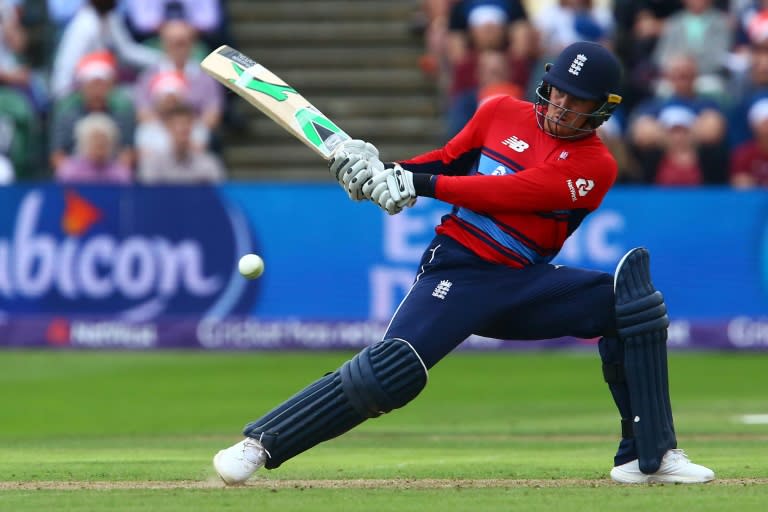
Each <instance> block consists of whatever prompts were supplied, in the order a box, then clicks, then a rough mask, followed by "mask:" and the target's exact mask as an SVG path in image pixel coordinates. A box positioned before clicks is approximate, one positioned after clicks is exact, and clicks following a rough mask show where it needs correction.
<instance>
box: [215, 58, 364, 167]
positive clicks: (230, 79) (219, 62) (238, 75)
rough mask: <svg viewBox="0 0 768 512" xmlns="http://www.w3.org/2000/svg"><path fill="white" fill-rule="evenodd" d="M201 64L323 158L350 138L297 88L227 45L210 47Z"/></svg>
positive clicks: (326, 157) (217, 78)
mask: <svg viewBox="0 0 768 512" xmlns="http://www.w3.org/2000/svg"><path fill="white" fill-rule="evenodd" d="M200 66H201V67H202V68H203V71H205V72H206V73H207V74H209V75H210V76H212V77H213V78H215V79H216V80H218V81H219V82H221V83H222V84H223V85H224V86H225V87H227V88H229V89H231V90H232V91H234V92H235V93H237V94H238V95H239V96H240V97H242V98H243V99H245V100H246V101H248V103H250V104H251V105H253V106H254V107H256V108H257V109H259V110H261V111H262V112H263V113H265V114H266V115H267V116H269V117H270V118H271V119H272V120H273V121H274V122H276V123H277V124H279V125H280V126H282V127H283V128H285V130H287V131H288V133H290V134H291V135H293V136H294V137H296V138H297V139H299V140H300V141H301V142H303V143H304V144H306V145H307V146H308V147H309V148H310V149H311V150H313V151H314V152H315V153H317V154H318V155H320V156H321V157H323V158H324V159H326V160H329V159H330V158H331V154H332V153H333V150H334V148H336V146H338V145H339V144H341V143H342V142H344V141H345V140H349V139H350V136H349V135H347V134H346V133H344V131H343V130H341V128H339V127H338V126H336V124H335V123H334V122H333V121H331V120H330V119H328V118H327V117H325V116H324V115H323V113H322V112H320V111H319V110H318V109H316V108H315V107H314V106H313V105H312V104H311V103H310V102H309V101H307V100H306V99H305V98H304V96H302V95H301V94H299V93H298V92H297V91H296V89H294V88H293V87H291V86H290V85H288V84H287V83H285V82H284V81H283V80H282V79H280V78H279V77H278V76H277V75H275V74H274V73H272V72H271V71H270V70H268V69H267V68H265V67H264V66H262V65H261V64H259V63H258V62H256V61H254V60H253V59H251V58H250V57H248V56H246V55H244V54H242V53H240V52H239V51H237V50H235V49H234V48H232V47H230V46H227V45H223V46H220V47H219V48H217V49H216V50H214V51H212V52H211V53H210V54H208V56H207V57H206V58H205V59H203V61H202V62H201V63H200Z"/></svg>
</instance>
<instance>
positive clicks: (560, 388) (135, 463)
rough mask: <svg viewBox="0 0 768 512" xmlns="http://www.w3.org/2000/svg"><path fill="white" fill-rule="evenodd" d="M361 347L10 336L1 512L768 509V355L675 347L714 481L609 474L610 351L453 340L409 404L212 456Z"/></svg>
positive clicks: (683, 404)
mask: <svg viewBox="0 0 768 512" xmlns="http://www.w3.org/2000/svg"><path fill="white" fill-rule="evenodd" d="M348 356H349V354H345V353H338V352H336V353H323V354H317V353H314V354H307V353H302V354H273V353H189V352H184V353H169V352H165V353H126V352H111V353H110V352H14V351H4V352H0V389H2V392H0V511H3V512H5V511H14V512H15V511H25V510H57V511H60V510H73V511H74V510H77V511H85V510H88V511H91V510H114V511H134V510H135V511H139V510H141V511H146V510H151V511H176V510H178V511H185V512H187V511H189V510H256V509H257V510H279V511H281V512H288V511H293V510H313V511H314V510H333V511H340V510H355V511H359V510H374V511H378V510H397V511H399V512H405V511H411V510H413V511H419V512H423V511H425V510H435V509H437V508H438V507H439V509H440V511H441V512H449V511H454V510H455V511H466V510H505V511H506V510H524V511H544V510H547V511H549V510H555V509H556V510H558V511H579V512H590V511H596V510H606V511H607V510H610V511H615V510H618V509H620V510H623V511H628V510H643V511H647V510H649V509H651V510H669V509H671V507H672V506H674V507H676V508H684V507H687V508H688V509H690V510H697V511H718V512H721V511H738V512H745V511H752V510H755V511H758V510H760V511H763V510H767V509H768V425H765V424H744V423H743V422H742V421H741V417H742V416H743V415H747V414H768V371H766V368H768V354H738V355H734V354H672V356H671V358H670V373H671V386H672V401H673V405H674V407H675V412H676V427H677V431H678V438H679V441H680V446H681V448H684V449H686V451H687V452H688V453H689V454H690V455H691V456H692V458H693V460H694V461H696V462H700V463H702V464H705V465H707V466H710V467H712V468H713V469H714V470H715V472H716V473H717V476H718V480H717V481H716V482H715V483H712V484H708V485H704V486H682V485H666V486H661V485H654V486H637V487H627V486H620V485H617V484H613V483H612V482H610V480H608V478H607V472H608V471H609V469H610V466H611V460H612V456H613V452H614V449H615V446H616V443H617V441H618V439H617V438H616V432H617V431H618V428H619V425H618V419H617V417H616V412H615V409H614V407H613V404H612V402H611V400H610V395H609V393H608V390H607V387H606V385H605V384H604V383H603V382H602V376H601V374H600V364H599V358H598V357H597V356H596V355H594V354H585V353H548V354H539V353H533V354H528V353H526V354H507V353H493V354H477V353H475V354H469V353H460V354H455V355H452V356H451V357H449V358H448V359H446V360H445V361H444V362H442V363H441V364H440V365H438V367H437V368H435V369H433V371H432V372H431V375H430V384H429V386H427V389H426V390H425V391H424V392H423V393H422V395H420V396H419V397H418V398H417V399H416V401H414V402H413V403H412V404H410V405H409V406H407V407H405V408H404V409H402V410H399V411H395V412H394V413H392V414H389V415H386V416H384V417H381V418H378V419H375V420H373V421H369V422H368V423H366V424H364V425H363V426H361V427H359V428H358V429H355V430H354V431H352V432H350V433H348V434H346V435H345V436H342V437H341V438H338V439H335V440H333V441H330V442H328V443H324V444H322V445H320V446H318V447H316V448H314V449H313V450H310V451H309V452H307V453H305V454H302V455H300V456H298V457H297V458H295V459H293V460H291V461H288V462H286V463H285V464H284V465H283V466H282V467H281V468H279V469H277V470H275V471H270V472H263V473H260V474H259V477H258V478H255V479H254V480H252V482H251V483H250V484H249V485H248V486H246V487H242V488H224V487H223V484H221V483H220V482H219V481H217V479H216V477H215V475H214V473H213V469H212V467H211V462H210V460H211V456H212V455H213V454H214V453H215V451H216V450H218V449H220V448H223V447H225V446H228V445H229V444H231V443H233V442H235V441H237V440H238V439H240V434H239V431H240V428H241V427H242V425H243V424H244V423H245V422H246V421H248V420H251V419H253V418H255V417H257V416H258V415H260V413H262V412H264V411H265V410H266V409H268V408H270V407H272V406H274V405H276V404H277V403H278V401H280V400H281V399H283V398H287V396H288V395H289V394H292V393H293V392H295V391H297V390H298V389H299V388H300V387H303V386H304V385H305V384H307V383H309V382H310V381H311V380H313V379H315V378H317V377H319V376H321V375H322V374H323V373H324V372H326V371H328V370H332V369H334V368H336V367H338V365H339V364H341V363H342V362H343V361H344V360H346V358H347V357H348Z"/></svg>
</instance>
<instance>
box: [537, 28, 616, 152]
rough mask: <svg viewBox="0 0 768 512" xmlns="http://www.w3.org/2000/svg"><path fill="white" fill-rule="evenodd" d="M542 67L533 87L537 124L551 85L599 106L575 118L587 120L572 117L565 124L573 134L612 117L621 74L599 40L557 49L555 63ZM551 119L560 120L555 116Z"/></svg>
mask: <svg viewBox="0 0 768 512" xmlns="http://www.w3.org/2000/svg"><path fill="white" fill-rule="evenodd" d="M545 71H546V72H545V73H544V76H543V77H542V79H541V83H540V84H539V87H538V88H537V89H536V96H537V100H536V112H537V114H538V119H539V126H543V119H544V116H545V115H546V112H547V108H548V106H549V105H550V101H549V94H550V89H551V87H556V88H557V89H559V90H561V91H563V92H566V93H568V94H570V95H571V96H574V97H577V98H581V99H586V100H592V101H596V102H598V105H599V106H598V108H597V109H595V110H594V111H593V112H591V113H588V114H580V115H579V116H577V117H578V119H584V117H586V118H587V122H586V123H577V122H575V121H574V122H573V123H571V124H569V125H567V127H568V128H571V129H575V130H576V132H577V133H576V135H574V136H575V137H578V136H580V135H583V134H585V133H589V132H592V131H594V129H595V128H597V127H598V126H600V125H601V124H602V123H604V122H605V121H607V120H608V118H609V117H611V113H612V112H613V110H614V109H615V108H616V107H618V106H619V103H621V96H619V94H618V90H619V87H620V85H621V75H622V69H621V63H619V61H618V59H617V58H616V57H615V56H614V55H613V54H612V53H611V52H610V51H609V50H608V49H607V48H605V47H604V46H602V45H600V44H597V43H591V42H586V41H582V42H578V43H573V44H571V45H570V46H568V47H566V48H565V49H564V50H563V51H562V52H561V53H560V55H559V56H558V57H557V59H555V62H554V64H547V65H546V67H545ZM565 110H568V109H565ZM552 121H553V122H555V123H556V124H559V121H558V120H556V119H552ZM581 125H583V126H581Z"/></svg>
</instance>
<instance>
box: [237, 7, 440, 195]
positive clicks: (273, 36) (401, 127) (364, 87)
mask: <svg viewBox="0 0 768 512" xmlns="http://www.w3.org/2000/svg"><path fill="white" fill-rule="evenodd" d="M228 5H229V15H230V19H231V23H232V32H233V37H234V41H233V43H232V45H233V46H235V47H236V48H237V49H239V50H240V51H242V52H243V53H245V54H246V55H248V56H250V57H252V58H253V59H254V60H256V61H257V62H260V63H261V64H263V65H264V66H266V67H267V68H269V69H270V70H272V71H273V72H274V73H275V74H277V75H278V76H280V77H281V78H282V79H283V80H285V81H286V82H287V83H288V84H290V85H291V86H293V87H294V88H295V89H297V90H298V91H299V92H300V93H301V94H302V95H304V96H305V97H306V98H307V99H308V100H309V101H310V102H312V103H313V104H314V105H315V106H316V107H317V108H318V109H320V110H321V111H322V112H323V113H324V114H325V115H327V116H328V117H329V118H331V119H332V120H333V121H334V122H335V123H337V124H338V125H339V126H340V127H341V128H342V129H344V130H345V131H347V132H348V133H349V134H350V135H352V136H353V137H357V138H365V139H367V140H370V141H372V142H374V143H375V144H376V145H377V146H378V147H379V149H380V150H381V151H382V157H383V158H384V159H388V158H389V159H395V158H405V157H408V156H412V155H414V154H417V153H421V152H423V151H426V150H429V149H432V148H434V147H435V146H436V144H437V143H438V142H439V140H440V134H441V133H442V122H441V120H440V118H439V103H438V97H437V91H436V88H435V84H434V82H433V81H432V80H430V79H429V78H427V77H425V76H424V75H423V74H422V73H421V71H420V69H419V66H418V58H419V56H420V55H421V53H422V51H423V47H424V44H423V40H422V39H421V38H420V37H418V36H414V35H412V34H411V33H410V31H409V22H410V17H411V14H412V12H413V9H414V5H415V3H414V2H413V1H412V0H388V1H386V2H383V1H381V0H357V1H355V2H349V1H340V0H281V1H280V2H252V1H249V0H232V1H230V2H229V4H228ZM361 71H365V73H364V74H361V73H360V72H361ZM230 94H231V93H230ZM234 106H235V108H236V110H237V113H238V114H239V117H240V118H242V119H244V120H245V122H244V123H242V126H241V127H239V128H238V129H232V128H230V129H228V130H226V132H225V133H224V136H223V144H222V146H223V153H224V159H225V162H226V163H227V166H228V168H229V171H230V177H231V178H232V179H236V180H239V179H242V180H253V179H257V180H286V179H287V180H299V181H303V180H309V181H329V180H330V177H329V175H328V173H327V172H326V170H325V164H324V163H323V162H322V161H320V160H319V159H318V158H317V157H316V156H315V155H314V153H312V152H311V151H310V150H309V149H304V147H303V146H302V145H301V143H299V142H298V141H296V140H295V139H293V138H292V137H291V136H290V135H288V134H287V133H286V132H283V131H282V129H281V128H279V127H278V126H277V125H275V124H274V123H273V122H272V121H270V120H269V119H268V118H267V117H265V116H264V115H263V114H261V113H259V112H258V111H257V110H255V109H253V108H252V107H250V105H248V104H247V103H245V102H244V101H241V100H239V99H236V101H234Z"/></svg>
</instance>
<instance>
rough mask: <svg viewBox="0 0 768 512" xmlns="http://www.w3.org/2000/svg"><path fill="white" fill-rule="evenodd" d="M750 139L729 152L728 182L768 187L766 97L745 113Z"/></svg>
mask: <svg viewBox="0 0 768 512" xmlns="http://www.w3.org/2000/svg"><path fill="white" fill-rule="evenodd" d="M747 119H748V121H749V126H750V128H751V130H752V139H750V140H748V141H747V142H744V143H743V144H740V145H739V146H737V147H736V148H735V149H734V150H733V153H732V154H731V165H730V183H731V185H732V186H734V187H737V188H751V187H768V98H763V99H760V100H758V101H756V102H755V103H754V104H753V105H752V107H751V108H750V109H749V112H748V113H747Z"/></svg>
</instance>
